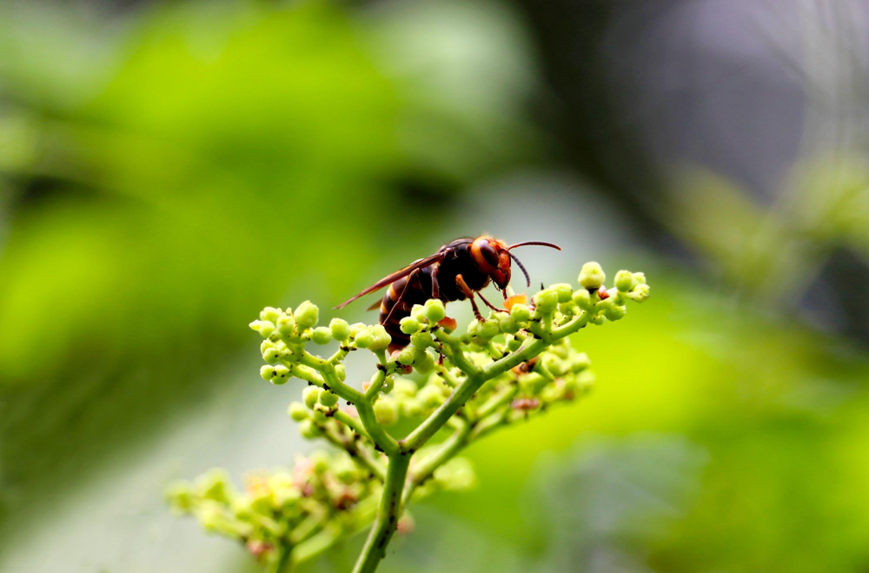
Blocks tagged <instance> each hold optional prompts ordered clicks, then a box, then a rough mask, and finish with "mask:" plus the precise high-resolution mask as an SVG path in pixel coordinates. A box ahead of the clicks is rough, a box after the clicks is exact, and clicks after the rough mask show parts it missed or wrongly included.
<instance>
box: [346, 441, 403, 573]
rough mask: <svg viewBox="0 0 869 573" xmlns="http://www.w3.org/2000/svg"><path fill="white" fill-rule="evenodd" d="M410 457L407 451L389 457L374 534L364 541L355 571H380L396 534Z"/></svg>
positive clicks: (372, 529)
mask: <svg viewBox="0 0 869 573" xmlns="http://www.w3.org/2000/svg"><path fill="white" fill-rule="evenodd" d="M410 458H411V456H410V455H406V454H397V455H393V456H390V457H389V469H387V471H386V482H385V483H384V484H383V494H382V497H381V498H380V508H379V509H378V510H377V518H376V519H375V520H374V524H373V525H372V526H371V533H370V534H369V535H368V539H367V540H366V541H365V546H364V547H363V548H362V553H361V554H360V555H359V559H358V560H357V561H356V566H355V567H354V568H353V573H372V572H373V571H375V570H377V566H378V565H379V564H380V561H381V560H382V559H383V558H384V557H385V556H386V546H387V545H388V544H389V540H390V539H391V538H392V534H393V533H395V529H396V527H397V526H398V519H399V517H401V510H402V492H403V491H404V485H405V479H406V478H407V468H408V466H409V465H410Z"/></svg>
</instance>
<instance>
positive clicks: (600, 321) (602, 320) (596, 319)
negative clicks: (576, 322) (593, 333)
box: [591, 314, 606, 326]
mask: <svg viewBox="0 0 869 573" xmlns="http://www.w3.org/2000/svg"><path fill="white" fill-rule="evenodd" d="M605 322H606V317H605V316H604V315H602V314H597V315H595V317H594V318H592V319H591V323H592V324H596V325H598V326H600V325H601V324H603V323H605Z"/></svg>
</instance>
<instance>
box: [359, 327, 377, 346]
mask: <svg viewBox="0 0 869 573" xmlns="http://www.w3.org/2000/svg"><path fill="white" fill-rule="evenodd" d="M372 344H374V335H373V334H372V333H371V330H370V329H365V330H363V331H362V332H360V333H359V334H357V335H356V348H368V347H369V346H371V345H372Z"/></svg>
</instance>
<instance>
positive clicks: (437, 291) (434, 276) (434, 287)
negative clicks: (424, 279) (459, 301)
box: [431, 265, 441, 298]
mask: <svg viewBox="0 0 869 573" xmlns="http://www.w3.org/2000/svg"><path fill="white" fill-rule="evenodd" d="M440 268H441V266H440V265H437V266H435V268H434V270H433V271H432V272H431V297H432V298H440V297H441V285H440V284H439V283H438V271H439V270H440Z"/></svg>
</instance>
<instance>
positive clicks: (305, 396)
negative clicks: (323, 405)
mask: <svg viewBox="0 0 869 573" xmlns="http://www.w3.org/2000/svg"><path fill="white" fill-rule="evenodd" d="M319 400H320V389H319V388H318V387H317V386H308V387H307V388H305V389H304V390H302V401H304V402H305V406H307V407H308V408H310V409H312V410H313V409H314V406H316V405H317V402H318V401H319Z"/></svg>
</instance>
